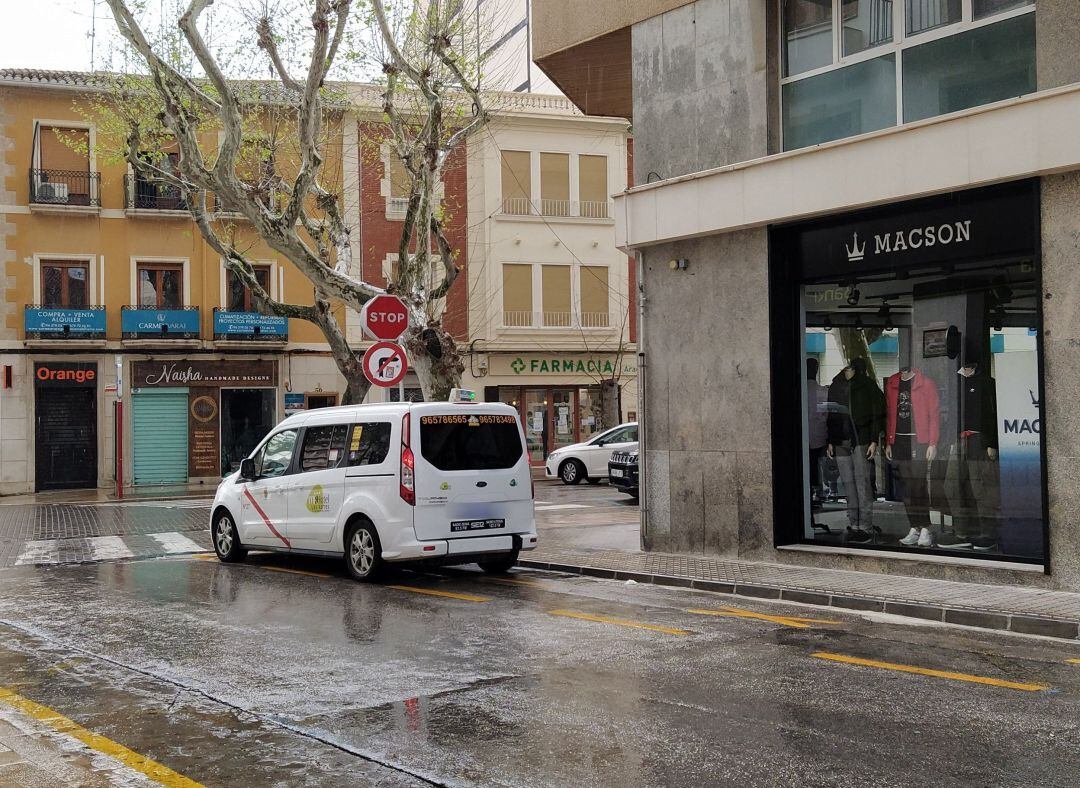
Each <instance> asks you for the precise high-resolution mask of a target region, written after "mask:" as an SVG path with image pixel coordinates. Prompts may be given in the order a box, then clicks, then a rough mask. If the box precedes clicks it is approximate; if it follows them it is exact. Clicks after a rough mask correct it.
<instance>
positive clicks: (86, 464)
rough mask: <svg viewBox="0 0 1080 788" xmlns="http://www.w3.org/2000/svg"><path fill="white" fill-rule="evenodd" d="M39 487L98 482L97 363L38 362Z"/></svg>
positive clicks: (72, 486)
mask: <svg viewBox="0 0 1080 788" xmlns="http://www.w3.org/2000/svg"><path fill="white" fill-rule="evenodd" d="M34 383H35V386H34V395H35V397H34V399H35V413H36V416H37V418H36V423H35V436H34V437H35V443H36V444H37V448H36V456H35V466H36V474H35V478H36V480H37V481H36V485H35V486H36V489H37V490H71V489H78V488H82V487H94V486H96V485H97V364H86V363H62V362H53V363H47V364H35V365H34Z"/></svg>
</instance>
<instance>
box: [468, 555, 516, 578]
mask: <svg viewBox="0 0 1080 788" xmlns="http://www.w3.org/2000/svg"><path fill="white" fill-rule="evenodd" d="M517 560H518V551H517V550H514V551H513V552H509V553H499V554H498V555H493V556H491V557H490V558H481V559H480V560H478V561H477V562H476V563H477V564H479V565H480V568H481V569H483V570H484V571H485V572H487V573H488V574H489V575H503V574H506V573H507V572H509V571H510V570H511V569H513V568H514V565H515V564H516V563H517Z"/></svg>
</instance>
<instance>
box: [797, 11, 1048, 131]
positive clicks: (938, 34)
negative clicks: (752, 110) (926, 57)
mask: <svg viewBox="0 0 1080 788" xmlns="http://www.w3.org/2000/svg"><path fill="white" fill-rule="evenodd" d="M776 2H777V3H779V4H780V13H779V14H778V16H777V19H778V20H779V22H778V24H779V25H780V35H779V36H777V40H778V42H779V47H780V52H779V57H780V59H779V61H778V62H779V63H780V69H781V71H780V73H781V75H782V74H783V71H784V67H785V61H786V56H787V52H786V44H787V39H786V37H785V30H784V13H783V2H784V0H776ZM908 2H909V0H893V37H892V41H889V42H887V43H884V44H880V45H878V46H876V47H872V48H871V49H864V50H863V51H861V52H857V53H856V54H854V55H848V56H846V57H845V56H844V54H843V33H844V28H843V24H842V23H843V20H842V18H841V13H842V11H843V0H832V23H831V24H832V48H833V62H832V63H830V64H829V65H825V66H821V67H819V68H815V69H811V70H809V71H803V72H800V73H799V74H795V75H794V76H790V77H784V76H781V78H780V88H781V89H780V91H779V101H780V124H779V125H780V150H781V151H786V150H787V147H786V144H785V142H784V123H783V117H784V106H783V103H784V90H783V87H784V86H785V85H789V84H791V83H793V82H802V81H803V80H805V79H812V78H814V77H818V76H821V75H822V74H827V73H829V72H830V71H838V70H840V69H842V68H845V67H847V66H852V65H855V64H856V63H863V62H865V61H867V60H875V59H877V58H879V57H882V56H884V55H888V54H890V53H893V54H894V55H895V65H896V122H895V123H894V124H893V125H892V126H889V127H887V128H895V127H898V126H903V125H904V123H905V122H904V79H903V62H904V58H903V53H904V50H906V49H911V48H912V47H917V46H920V45H921V44H926V43H929V42H931V41H937V40H939V39H942V38H949V37H951V36H955V35H959V34H961V33H966V32H967V31H969V30H977V29H979V28H980V27H986V26H988V25H993V24H997V23H998V22H1004V21H1006V20H1008V19H1013V18H1015V17H1019V16H1024V15H1025V14H1034V13H1035V9H1036V7H1037V5H1038V0H1032V2H1031V3H1029V4H1028V5H1024V6H1020V7H1019V8H1013V9H1010V10H1009V11H1002V12H1001V13H998V14H990V15H989V16H986V17H983V18H982V19H978V20H977V19H975V18H974V13H975V11H974V8H975V6H974V0H960V20H959V21H957V22H953V23H952V24H948V25H941V26H940V27H935V28H932V29H931V30H924V31H923V32H921V33H916V34H915V35H912V36H909V35H907V25H906V23H905V14H904V11H905V9H906V7H907V3H908ZM841 139H847V138H846V137H842V138H841Z"/></svg>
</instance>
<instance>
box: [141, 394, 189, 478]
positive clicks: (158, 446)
mask: <svg viewBox="0 0 1080 788" xmlns="http://www.w3.org/2000/svg"><path fill="white" fill-rule="evenodd" d="M131 405H132V415H131V430H132V455H133V457H132V461H133V463H134V477H135V484H184V483H185V482H187V480H188V390H187V389H186V388H183V389H149V390H145V389H144V390H143V391H140V392H139V393H138V394H135V395H134V396H133V397H132V398H131Z"/></svg>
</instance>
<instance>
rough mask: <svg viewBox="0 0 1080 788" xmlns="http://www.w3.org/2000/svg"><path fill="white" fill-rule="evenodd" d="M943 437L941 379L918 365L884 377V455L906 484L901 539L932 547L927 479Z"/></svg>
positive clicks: (903, 541) (911, 543) (904, 541)
mask: <svg viewBox="0 0 1080 788" xmlns="http://www.w3.org/2000/svg"><path fill="white" fill-rule="evenodd" d="M940 437H941V397H940V395H939V394H938V388H937V384H936V383H934V381H932V380H931V379H930V378H928V377H926V375H924V374H922V373H921V372H919V370H917V369H915V368H914V367H905V368H904V369H902V370H900V371H899V372H898V373H896V374H895V375H893V376H891V377H890V378H889V379H888V380H887V381H885V456H886V457H887V458H888V459H889V460H890V461H891V462H892V463H893V465H895V466H896V469H897V473H898V475H899V476H900V479H901V480H902V482H903V485H904V509H906V510H907V517H908V524H909V525H910V526H911V528H910V530H909V531H908V534H907V536H905V537H904V538H903V539H901V540H900V544H903V545H906V546H908V547H911V546H915V545H918V546H919V547H933V545H934V537H933V534H932V533H931V531H930V489H929V486H928V482H927V480H926V476H927V472H928V471H929V467H930V463H931V462H933V460H934V458H935V457H937V445H938V440H939V439H940Z"/></svg>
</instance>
